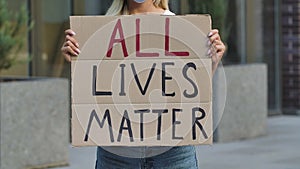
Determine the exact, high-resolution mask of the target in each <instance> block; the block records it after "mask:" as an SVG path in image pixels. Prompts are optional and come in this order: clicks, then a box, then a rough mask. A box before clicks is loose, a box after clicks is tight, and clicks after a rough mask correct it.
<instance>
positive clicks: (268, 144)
mask: <svg viewBox="0 0 300 169" xmlns="http://www.w3.org/2000/svg"><path fill="white" fill-rule="evenodd" d="M197 151H198V159H199V166H200V168H201V169H300V116H279V117H270V118H268V135H266V136H264V137H260V138H257V139H253V140H244V141H239V142H232V143H217V144H214V145H213V146H199V147H197ZM95 154H96V151H95V148H70V166H69V167H63V168H56V169H94V163H95Z"/></svg>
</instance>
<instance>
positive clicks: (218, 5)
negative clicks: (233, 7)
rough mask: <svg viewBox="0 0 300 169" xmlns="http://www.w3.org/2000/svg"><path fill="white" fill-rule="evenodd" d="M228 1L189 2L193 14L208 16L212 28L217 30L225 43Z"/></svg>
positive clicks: (201, 0) (193, 0)
mask: <svg viewBox="0 0 300 169" xmlns="http://www.w3.org/2000/svg"><path fill="white" fill-rule="evenodd" d="M228 2H229V1H228V0H190V4H191V8H192V9H191V10H192V12H193V13H202V14H210V15H211V17H212V20H213V28H216V29H219V31H220V35H221V37H222V39H223V41H224V42H226V41H227V39H228V36H229V31H230V28H231V26H230V24H229V23H228V22H227V12H228Z"/></svg>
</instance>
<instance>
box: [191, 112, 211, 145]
mask: <svg viewBox="0 0 300 169" xmlns="http://www.w3.org/2000/svg"><path fill="white" fill-rule="evenodd" d="M192 111H193V115H192V116H193V117H192V118H193V119H192V122H193V129H192V133H193V140H196V138H197V136H196V125H197V126H198V127H199V128H200V131H201V132H202V134H203V136H204V138H205V139H207V138H208V137H207V134H206V132H205V130H204V128H203V126H202V124H201V123H200V122H199V121H200V120H202V119H204V118H205V116H206V113H205V111H204V110H203V109H201V108H200V107H195V108H193V110H192ZM196 112H201V113H202V114H201V117H196Z"/></svg>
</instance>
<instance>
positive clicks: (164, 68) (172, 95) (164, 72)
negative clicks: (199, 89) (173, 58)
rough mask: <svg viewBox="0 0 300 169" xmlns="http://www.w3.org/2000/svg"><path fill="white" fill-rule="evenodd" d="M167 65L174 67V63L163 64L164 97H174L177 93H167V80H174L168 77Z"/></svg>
mask: <svg viewBox="0 0 300 169" xmlns="http://www.w3.org/2000/svg"><path fill="white" fill-rule="evenodd" d="M166 65H172V66H174V62H166V63H162V72H161V73H162V95H163V96H171V97H174V96H175V92H173V93H166V81H167V80H172V77H170V76H166Z"/></svg>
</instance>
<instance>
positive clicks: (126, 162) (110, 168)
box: [95, 146, 198, 169]
mask: <svg viewBox="0 0 300 169" xmlns="http://www.w3.org/2000/svg"><path fill="white" fill-rule="evenodd" d="M105 149H106V150H105ZM117 149H119V151H116V150H117ZM107 150H108V151H107ZM141 150H142V151H141ZM161 150H162V153H161V154H158V153H159V151H161ZM110 151H111V152H117V154H119V153H121V152H123V153H124V152H125V154H123V155H125V156H123V155H116V154H115V153H111V152H110ZM118 152H119V153H118ZM155 154H156V155H155ZM130 155H134V156H135V157H129V156H130ZM152 155H154V156H152ZM137 156H140V157H137ZM95 169H198V166H197V158H196V151H195V147H194V146H181V147H173V148H171V147H168V148H167V149H166V147H138V148H133V147H104V148H102V147H98V149H97V162H96V167H95Z"/></svg>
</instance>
